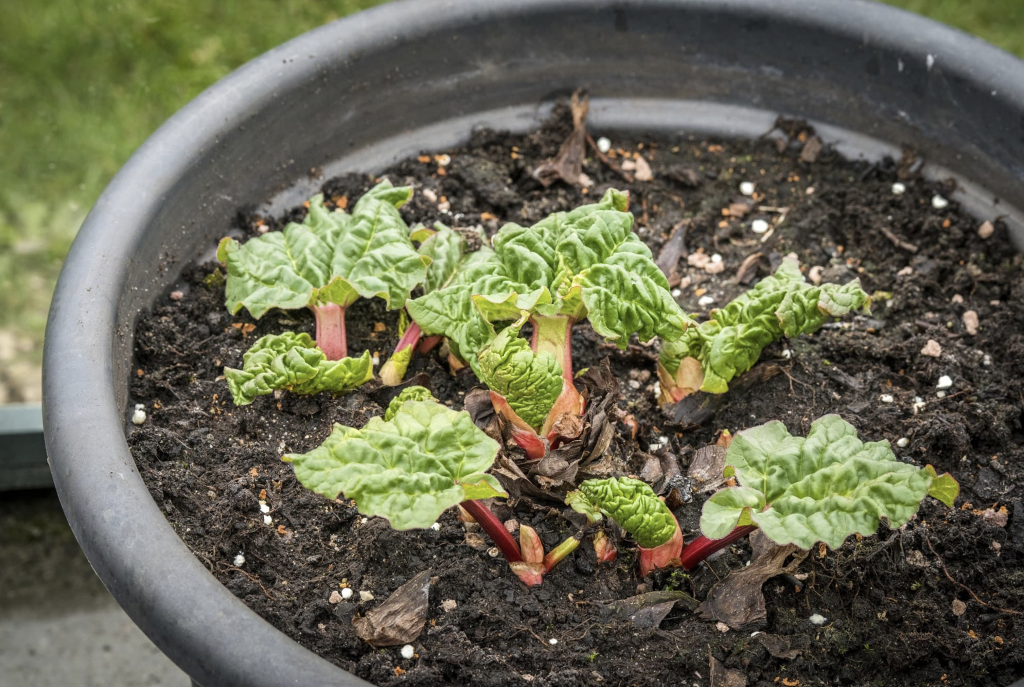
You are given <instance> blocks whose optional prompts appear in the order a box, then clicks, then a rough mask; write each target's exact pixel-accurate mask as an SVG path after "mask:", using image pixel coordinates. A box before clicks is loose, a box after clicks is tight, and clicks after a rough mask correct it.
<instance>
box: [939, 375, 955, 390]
mask: <svg viewBox="0 0 1024 687" xmlns="http://www.w3.org/2000/svg"><path fill="white" fill-rule="evenodd" d="M951 386H953V380H952V379H950V378H949V375H942V376H941V377H939V383H938V384H936V385H935V388H936V389H948V388H950V387H951Z"/></svg>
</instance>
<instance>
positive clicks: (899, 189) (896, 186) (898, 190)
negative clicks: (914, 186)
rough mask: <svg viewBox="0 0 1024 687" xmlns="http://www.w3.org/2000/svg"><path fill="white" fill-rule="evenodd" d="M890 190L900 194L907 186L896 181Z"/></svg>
mask: <svg viewBox="0 0 1024 687" xmlns="http://www.w3.org/2000/svg"><path fill="white" fill-rule="evenodd" d="M892 192H893V193H894V194H896V195H897V196H901V195H903V194H904V193H906V192H907V187H906V185H905V184H902V183H900V182H898V181H897V182H896V183H895V184H893V185H892Z"/></svg>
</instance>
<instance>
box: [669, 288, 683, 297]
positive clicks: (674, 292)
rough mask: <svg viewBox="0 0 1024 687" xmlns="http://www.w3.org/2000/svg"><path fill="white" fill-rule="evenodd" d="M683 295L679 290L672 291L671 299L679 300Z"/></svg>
mask: <svg viewBox="0 0 1024 687" xmlns="http://www.w3.org/2000/svg"><path fill="white" fill-rule="evenodd" d="M682 295H683V292H682V291H681V290H679V289H672V298H679V297H680V296H682Z"/></svg>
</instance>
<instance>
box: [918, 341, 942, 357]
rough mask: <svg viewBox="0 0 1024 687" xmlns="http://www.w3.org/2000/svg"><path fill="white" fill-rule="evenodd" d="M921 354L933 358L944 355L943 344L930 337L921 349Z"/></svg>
mask: <svg viewBox="0 0 1024 687" xmlns="http://www.w3.org/2000/svg"><path fill="white" fill-rule="evenodd" d="M921 355H927V356H929V357H931V358H938V357H939V356H940V355H942V346H940V345H939V342H938V341H936V340H934V339H928V343H926V344H925V345H924V348H922V349H921Z"/></svg>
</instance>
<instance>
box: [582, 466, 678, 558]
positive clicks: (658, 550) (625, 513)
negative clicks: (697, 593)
mask: <svg viewBox="0 0 1024 687" xmlns="http://www.w3.org/2000/svg"><path fill="white" fill-rule="evenodd" d="M565 502H566V503H567V504H568V505H570V506H572V508H573V510H575V511H577V512H579V513H582V514H584V515H586V516H587V519H588V520H589V521H590V522H591V524H596V523H598V522H600V521H601V519H602V517H603V516H608V517H609V518H611V519H612V520H614V521H615V522H617V523H619V526H620V527H621V528H622V529H624V530H626V531H627V532H629V533H630V534H631V535H632V536H633V539H635V540H636V543H637V546H638V547H639V549H640V556H639V558H640V574H641V575H642V576H644V577H646V576H647V574H648V573H650V572H651V571H652V570H654V569H655V568H668V567H672V566H677V565H679V556H680V555H681V553H682V551H683V533H682V531H681V530H680V529H679V523H677V522H676V518H675V516H674V515H672V511H670V510H669V509H668V506H666V505H665V502H664V501H662V500H661V499H659V498H658V496H657V495H656V494H655V493H654V490H653V489H651V487H650V485H648V484H647V483H646V482H643V481H641V480H638V479H633V478H632V477H613V478H610V479H588V480H586V481H584V482H581V483H580V486H579V490H577V491H573V492H570V493H569V494H568V495H567V496H566V498H565ZM598 534H600V535H602V536H600V537H598V536H596V535H595V537H594V550H595V551H596V552H597V556H598V561H599V562H601V561H602V560H615V555H614V554H613V553H611V552H610V551H609V549H608V547H609V546H611V544H610V540H609V538H608V537H607V535H606V534H604V532H599V533H598Z"/></svg>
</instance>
